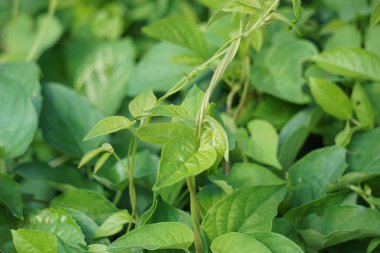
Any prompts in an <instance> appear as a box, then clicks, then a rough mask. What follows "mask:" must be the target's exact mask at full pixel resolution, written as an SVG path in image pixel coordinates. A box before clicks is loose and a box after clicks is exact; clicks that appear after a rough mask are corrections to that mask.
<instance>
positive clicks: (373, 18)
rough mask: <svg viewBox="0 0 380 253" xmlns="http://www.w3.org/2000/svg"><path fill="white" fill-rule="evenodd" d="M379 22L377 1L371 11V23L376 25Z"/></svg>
mask: <svg viewBox="0 0 380 253" xmlns="http://www.w3.org/2000/svg"><path fill="white" fill-rule="evenodd" d="M379 22H380V3H378V4H377V5H376V6H375V8H374V9H373V10H372V13H371V21H370V23H371V25H373V26H374V25H376V24H377V23H379Z"/></svg>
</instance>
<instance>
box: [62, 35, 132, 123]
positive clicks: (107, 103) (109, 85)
mask: <svg viewBox="0 0 380 253" xmlns="http://www.w3.org/2000/svg"><path fill="white" fill-rule="evenodd" d="M69 45H70V44H69ZM75 46H76V47H77V48H75ZM84 47H88V43H83V42H82V43H78V42H74V43H72V44H71V48H74V49H76V50H83V48H84ZM71 48H69V49H71ZM74 49H72V50H74ZM87 50H89V53H88V54H87V55H84V56H83V57H81V58H79V59H78V60H79V63H78V64H79V65H78V66H77V67H76V69H75V71H76V73H75V76H74V77H73V78H74V82H75V84H74V87H75V89H76V90H78V91H82V90H83V91H84V94H85V95H86V97H87V98H88V99H89V101H90V102H91V103H92V104H93V105H95V106H96V107H97V108H98V109H99V110H100V111H101V112H102V113H103V114H104V115H107V116H108V115H112V114H115V113H116V112H117V110H118V109H119V108H120V106H121V104H122V101H123V99H124V97H125V96H126V90H127V88H128V83H129V79H130V77H131V75H132V73H133V69H134V65H135V55H136V52H135V51H136V50H135V48H134V45H133V43H132V40H130V39H123V40H120V41H116V42H107V43H98V44H96V45H95V47H93V48H89V49H87ZM74 53H76V54H77V52H75V51H74V52H73V54H74ZM82 54H83V53H82ZM73 57H77V55H73ZM69 60H70V62H71V61H72V59H69Z"/></svg>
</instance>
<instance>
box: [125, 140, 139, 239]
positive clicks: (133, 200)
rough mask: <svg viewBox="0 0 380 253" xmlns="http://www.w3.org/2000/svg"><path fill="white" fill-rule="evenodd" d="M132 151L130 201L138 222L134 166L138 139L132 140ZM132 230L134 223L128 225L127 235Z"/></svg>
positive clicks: (129, 171) (134, 217) (129, 166)
mask: <svg viewBox="0 0 380 253" xmlns="http://www.w3.org/2000/svg"><path fill="white" fill-rule="evenodd" d="M131 142H132V147H131V148H132V150H131V158H132V160H130V159H129V157H128V173H129V185H128V186H129V199H130V203H131V208H132V212H131V216H132V218H133V219H135V220H137V217H138V216H137V212H136V188H135V182H134V174H133V173H134V166H135V154H136V151H137V144H138V139H137V137H135V136H134V137H133V139H132V141H131ZM131 228H132V222H131V223H129V224H128V228H127V233H128V232H129V231H130V230H131Z"/></svg>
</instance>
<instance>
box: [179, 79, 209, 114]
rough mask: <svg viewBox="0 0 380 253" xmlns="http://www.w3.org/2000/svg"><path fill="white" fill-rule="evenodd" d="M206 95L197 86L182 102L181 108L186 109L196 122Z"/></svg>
mask: <svg viewBox="0 0 380 253" xmlns="http://www.w3.org/2000/svg"><path fill="white" fill-rule="evenodd" d="M204 95H205V93H204V92H203V91H202V90H201V89H199V88H198V87H197V86H196V85H194V86H193V87H192V88H191V89H190V91H189V92H188V93H187V94H186V97H185V99H184V100H183V101H182V104H181V106H182V107H184V108H186V110H187V111H188V112H189V113H190V116H191V117H192V119H194V120H195V119H196V117H197V114H198V111H199V108H200V107H201V105H202V101H203V97H204Z"/></svg>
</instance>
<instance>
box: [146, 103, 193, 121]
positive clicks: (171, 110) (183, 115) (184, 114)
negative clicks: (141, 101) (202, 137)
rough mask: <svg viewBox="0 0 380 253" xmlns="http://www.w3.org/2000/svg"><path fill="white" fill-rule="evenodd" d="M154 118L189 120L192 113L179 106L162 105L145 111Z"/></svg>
mask: <svg viewBox="0 0 380 253" xmlns="http://www.w3.org/2000/svg"><path fill="white" fill-rule="evenodd" d="M145 112H146V113H148V114H153V116H166V117H172V118H180V119H189V118H190V113H189V112H188V111H187V110H186V108H184V107H182V106H179V105H160V106H157V107H154V108H152V109H150V110H147V111H145Z"/></svg>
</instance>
